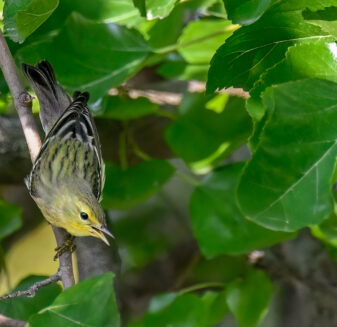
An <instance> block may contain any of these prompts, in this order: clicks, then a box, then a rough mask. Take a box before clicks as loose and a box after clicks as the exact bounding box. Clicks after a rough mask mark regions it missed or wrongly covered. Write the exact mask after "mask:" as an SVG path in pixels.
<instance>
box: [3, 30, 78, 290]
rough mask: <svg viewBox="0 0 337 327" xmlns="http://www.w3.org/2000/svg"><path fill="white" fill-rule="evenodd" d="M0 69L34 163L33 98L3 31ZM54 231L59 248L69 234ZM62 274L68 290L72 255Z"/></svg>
mask: <svg viewBox="0 0 337 327" xmlns="http://www.w3.org/2000/svg"><path fill="white" fill-rule="evenodd" d="M0 67H1V70H2V72H3V74H4V77H5V80H6V82H7V85H8V87H9V90H10V92H11V94H12V96H13V100H14V105H15V108H16V110H17V112H18V115H19V118H20V122H21V125H22V129H23V133H24V135H25V138H26V142H27V145H28V149H29V153H30V157H31V160H32V162H34V161H35V159H36V157H37V155H38V153H39V151H40V148H41V139H40V136H39V133H38V130H37V127H36V124H35V121H34V118H33V115H32V97H31V96H30V95H29V94H28V93H27V92H26V91H25V88H24V86H23V84H22V81H21V79H20V77H19V74H18V72H17V69H16V66H15V63H14V60H13V57H12V55H11V53H10V51H9V48H8V45H7V43H6V40H5V38H4V37H3V34H2V32H1V30H0ZM53 231H54V234H55V238H56V242H57V245H58V246H59V245H60V244H62V243H63V241H64V240H65V239H66V237H67V233H66V231H65V230H63V229H60V228H56V227H53ZM60 273H61V278H62V283H63V287H64V288H68V287H69V286H71V285H73V284H74V274H73V268H72V261H71V254H70V253H64V254H63V255H61V256H60Z"/></svg>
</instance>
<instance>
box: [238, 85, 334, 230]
mask: <svg viewBox="0 0 337 327" xmlns="http://www.w3.org/2000/svg"><path fill="white" fill-rule="evenodd" d="M336 92H337V84H335V83H332V82H326V81H323V80H314V79H312V80H311V79H307V80H301V81H298V82H291V83H286V84H282V85H279V86H275V87H273V88H270V89H268V90H267V91H266V93H265V95H264V96H263V99H264V103H265V105H266V108H267V115H268V119H267V122H266V124H265V126H264V129H263V132H262V134H261V136H260V143H259V144H258V146H257V148H256V152H255V153H254V156H253V159H252V160H251V161H250V162H249V163H248V164H247V166H246V167H245V169H244V172H243V174H242V177H241V181H240V184H239V187H238V200H239V204H240V207H241V209H242V211H243V213H244V214H245V215H246V216H248V217H249V218H250V219H251V220H253V221H254V222H256V223H258V224H261V225H263V226H265V227H267V228H271V229H275V230H284V231H294V230H297V229H299V228H302V227H304V226H308V225H312V224H319V223H320V222H321V221H322V220H323V219H324V218H326V217H327V216H328V215H329V214H330V213H331V211H332V208H333V201H332V196H331V192H330V187H331V182H332V175H333V172H334V169H335V162H336V155H337V148H336V139H337V134H336V129H335V126H334V124H331V122H332V121H334V120H335V119H336V118H335V116H336V115H337V111H336V100H337V98H336V94H337V93H336ZM294 108H296V110H295V109H294ZM304 117H305V119H304ZM276 149H277V150H276ZM259 167H263V170H261V169H259ZM252 194H254V201H252Z"/></svg>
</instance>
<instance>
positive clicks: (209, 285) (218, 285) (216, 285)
mask: <svg viewBox="0 0 337 327" xmlns="http://www.w3.org/2000/svg"><path fill="white" fill-rule="evenodd" d="M224 286H225V284H224V283H219V282H208V283H201V284H196V285H192V286H189V287H186V288H183V289H182V290H180V291H179V295H183V294H186V293H191V292H195V291H199V290H202V289H205V288H223V287H224Z"/></svg>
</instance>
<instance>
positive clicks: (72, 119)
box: [26, 92, 105, 200]
mask: <svg viewBox="0 0 337 327" xmlns="http://www.w3.org/2000/svg"><path fill="white" fill-rule="evenodd" d="M88 98H89V94H88V93H86V92H85V93H77V94H76V99H75V100H74V101H73V102H72V103H71V104H70V106H69V107H68V108H67V109H66V110H65V111H64V113H63V114H62V115H61V117H60V118H59V119H58V120H57V121H56V123H55V124H54V126H53V127H52V128H51V130H50V131H49V133H48V135H47V136H46V139H45V142H44V143H43V145H42V147H41V150H40V153H39V155H38V157H37V158H36V161H35V163H34V165H33V169H32V172H31V174H30V176H29V177H28V180H26V184H27V186H28V188H29V190H30V191H31V194H32V195H34V194H33V193H34V190H33V184H34V181H33V178H34V176H35V175H36V174H35V175H34V170H35V169H39V168H40V165H41V158H42V157H43V155H44V153H45V152H46V149H47V148H48V147H52V146H53V147H55V144H56V148H57V145H59V146H60V147H64V146H68V147H69V148H70V149H72V150H71V151H73V152H74V151H78V150H79V149H81V150H80V152H81V153H83V155H84V157H83V158H82V157H81V158H79V157H77V158H76V156H75V153H74V154H73V157H70V154H68V157H67V158H66V159H68V160H69V161H70V160H77V161H79V162H78V163H77V167H78V170H79V173H81V174H82V177H83V178H85V179H86V180H87V182H88V183H89V185H90V186H91V188H92V191H93V194H94V195H95V197H96V198H97V199H98V200H100V199H101V195H102V190H103V186H104V179H105V172H104V162H103V159H102V153H101V146H100V142H99V138H98V134H97V130H96V127H95V123H94V121H93V118H92V116H91V114H90V111H89V109H88V107H87V101H88ZM75 144H76V145H75ZM53 154H54V159H55V161H56V160H57V159H56V156H57V154H55V151H53ZM59 155H61V154H59ZM62 155H63V156H65V154H62ZM85 156H86V158H85ZM60 159H61V158H59V159H58V160H60ZM47 161H49V162H51V161H53V158H49V159H47ZM64 165H66V161H64ZM61 168H62V167H58V169H61ZM64 170H65V169H64Z"/></svg>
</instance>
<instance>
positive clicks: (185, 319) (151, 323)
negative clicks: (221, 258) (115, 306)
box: [129, 292, 228, 327]
mask: <svg viewBox="0 0 337 327" xmlns="http://www.w3.org/2000/svg"><path fill="white" fill-rule="evenodd" d="M227 312H228V308H227V305H226V296H225V293H224V292H219V293H215V292H207V293H205V294H204V295H203V296H197V295H195V294H181V295H179V294H178V293H169V294H164V295H159V296H157V297H155V298H153V299H152V301H151V303H150V306H149V309H148V313H147V314H146V315H145V316H144V317H143V318H142V320H140V321H139V322H136V323H132V324H130V325H129V326H130V327H157V326H171V327H182V326H189V327H213V326H214V325H215V324H216V323H218V322H219V321H220V320H221V319H222V318H223V317H224V316H225V315H226V313H227Z"/></svg>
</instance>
